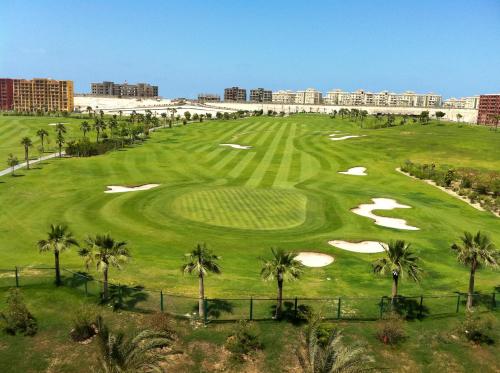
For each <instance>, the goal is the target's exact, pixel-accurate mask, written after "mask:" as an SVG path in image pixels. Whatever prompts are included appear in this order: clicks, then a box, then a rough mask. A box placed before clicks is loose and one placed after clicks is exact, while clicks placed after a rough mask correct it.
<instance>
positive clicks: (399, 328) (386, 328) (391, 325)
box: [377, 312, 406, 345]
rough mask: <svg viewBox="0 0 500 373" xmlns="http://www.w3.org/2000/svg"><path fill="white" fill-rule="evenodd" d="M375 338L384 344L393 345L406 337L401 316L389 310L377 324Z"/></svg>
mask: <svg viewBox="0 0 500 373" xmlns="http://www.w3.org/2000/svg"><path fill="white" fill-rule="evenodd" d="M377 338H378V339H379V340H380V341H381V342H382V343H384V344H390V345H395V344H398V343H400V342H402V341H403V340H404V339H405V338H406V333H405V327H404V321H403V318H402V317H401V316H399V315H398V314H397V313H395V312H391V313H390V314H389V315H387V316H385V317H384V318H383V319H382V320H381V321H380V322H379V323H378V326H377Z"/></svg>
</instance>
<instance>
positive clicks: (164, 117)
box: [160, 112, 167, 127]
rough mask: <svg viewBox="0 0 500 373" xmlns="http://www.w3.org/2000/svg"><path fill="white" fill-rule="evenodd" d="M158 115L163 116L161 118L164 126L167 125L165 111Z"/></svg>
mask: <svg viewBox="0 0 500 373" xmlns="http://www.w3.org/2000/svg"><path fill="white" fill-rule="evenodd" d="M160 115H161V117H162V118H163V120H164V121H165V127H166V126H167V113H165V112H164V113H161V114H160Z"/></svg>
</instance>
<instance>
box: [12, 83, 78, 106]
mask: <svg viewBox="0 0 500 373" xmlns="http://www.w3.org/2000/svg"><path fill="white" fill-rule="evenodd" d="M12 88H13V92H12V93H13V109H14V110H17V111H36V110H42V111H46V112H48V111H67V112H72V111H73V109H74V88H73V82H72V81H71V80H53V79H40V78H36V79H32V80H26V79H13V84H12Z"/></svg>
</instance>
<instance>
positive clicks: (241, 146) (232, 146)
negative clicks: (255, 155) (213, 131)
mask: <svg viewBox="0 0 500 373" xmlns="http://www.w3.org/2000/svg"><path fill="white" fill-rule="evenodd" d="M219 145H220V146H229V147H231V148H234V149H244V150H248V149H251V148H252V147H251V146H248V145H238V144H219Z"/></svg>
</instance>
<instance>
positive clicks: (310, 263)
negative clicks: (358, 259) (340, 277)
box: [295, 251, 334, 267]
mask: <svg viewBox="0 0 500 373" xmlns="http://www.w3.org/2000/svg"><path fill="white" fill-rule="evenodd" d="M295 259H297V260H298V261H299V262H301V263H302V264H303V265H305V266H306V267H324V266H327V265H328V264H331V263H333V260H334V259H333V256H330V255H328V254H322V253H315V252H311V251H303V252H300V253H299V255H297V256H296V257H295Z"/></svg>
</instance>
